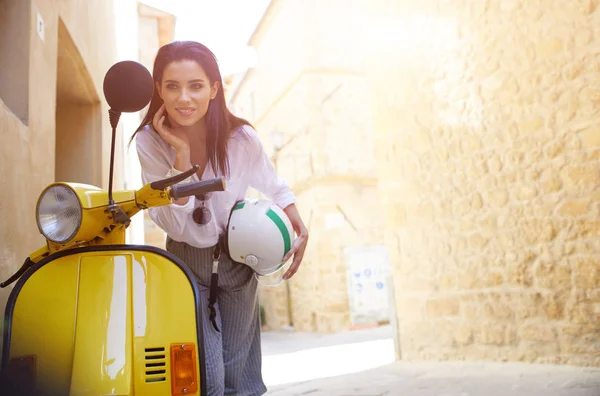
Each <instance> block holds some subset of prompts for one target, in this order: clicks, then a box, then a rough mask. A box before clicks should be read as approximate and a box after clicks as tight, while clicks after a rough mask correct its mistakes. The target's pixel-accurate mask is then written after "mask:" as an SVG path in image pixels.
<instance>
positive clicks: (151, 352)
mask: <svg viewBox="0 0 600 396" xmlns="http://www.w3.org/2000/svg"><path fill="white" fill-rule="evenodd" d="M145 352H146V382H164V381H166V380H167V377H166V375H167V374H166V373H167V368H166V355H165V348H160V347H159V348H146V349H145Z"/></svg>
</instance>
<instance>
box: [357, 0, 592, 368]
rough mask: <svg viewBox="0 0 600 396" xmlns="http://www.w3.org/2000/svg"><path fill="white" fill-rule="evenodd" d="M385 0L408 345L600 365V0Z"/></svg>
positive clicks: (384, 159)
mask: <svg viewBox="0 0 600 396" xmlns="http://www.w3.org/2000/svg"><path fill="white" fill-rule="evenodd" d="M369 4H370V6H369V7H366V8H365V15H364V20H365V21H366V23H367V25H366V26H367V27H368V30H366V32H367V34H365V37H364V38H365V41H364V43H363V44H364V45H365V46H364V48H365V50H366V54H365V55H366V59H367V60H368V67H367V70H368V77H369V81H370V87H371V88H372V97H373V99H374V100H373V102H372V103H373V112H374V125H375V130H376V137H377V145H376V147H377V152H378V158H379V160H380V161H379V175H380V184H381V191H382V193H383V199H384V201H385V203H386V213H387V217H386V219H387V221H388V223H387V224H388V232H387V233H386V235H388V236H389V238H388V246H389V249H390V252H391V254H392V256H393V262H394V270H395V271H394V275H395V286H396V295H397V301H396V304H397V316H398V319H399V333H400V340H401V354H402V355H401V356H402V358H403V359H408V360H410V359H459V360H460V359H468V360H478V359H486V360H499V361H504V360H511V361H519V360H520V361H526V362H537V363H569V364H577V365H600V335H599V333H598V329H599V328H600V264H599V257H600V238H599V236H600V217H599V216H600V204H599V202H598V201H599V198H600V128H598V123H599V121H600V112H599V109H600V107H599V106H600V29H599V26H600V7H599V6H600V2H599V1H590V0H588V1H562V0H548V1H543V2H530V1H511V0H491V1H479V0H471V1H466V0H463V1H460V0H454V1H444V2H441V1H437V0H419V1H404V2H397V1H392V0H390V1H385V0H379V1H373V2H369ZM382 60H384V61H382Z"/></svg>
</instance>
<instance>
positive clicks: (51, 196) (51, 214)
mask: <svg viewBox="0 0 600 396" xmlns="http://www.w3.org/2000/svg"><path fill="white" fill-rule="evenodd" d="M36 211H37V213H36V219H37V224H38V228H39V229H40V232H41V233H42V235H44V237H45V238H47V239H49V240H50V241H52V242H54V243H66V242H68V241H70V240H71V239H73V237H75V235H76V234H77V231H79V227H80V226H81V218H82V214H83V213H82V208H81V203H80V202H79V198H77V194H75V191H73V190H72V189H71V188H69V186H66V185H62V184H56V185H53V186H50V187H48V188H47V189H46V190H44V192H43V193H42V195H41V196H40V199H39V200H38V204H37V210H36Z"/></svg>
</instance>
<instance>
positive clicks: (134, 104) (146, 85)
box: [104, 61, 154, 113]
mask: <svg viewBox="0 0 600 396" xmlns="http://www.w3.org/2000/svg"><path fill="white" fill-rule="evenodd" d="M153 91H154V83H153V81H152V76H151V75H150V72H149V71H148V69H146V68H145V67H144V66H143V65H142V64H140V63H138V62H134V61H122V62H118V63H115V64H114V65H113V66H112V67H111V68H110V69H108V71H107V72H106V75H105V76H104V97H105V98H106V102H107V103H108V105H109V106H110V108H111V110H113V111H115V112H118V113H135V112H136V111H140V110H142V109H143V108H144V107H146V105H147V104H148V103H150V100H151V99H152V93H153Z"/></svg>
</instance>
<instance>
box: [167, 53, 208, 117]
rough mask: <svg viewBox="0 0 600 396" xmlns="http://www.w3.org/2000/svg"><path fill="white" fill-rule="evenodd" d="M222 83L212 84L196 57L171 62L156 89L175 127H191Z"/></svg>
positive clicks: (206, 108)
mask: <svg viewBox="0 0 600 396" xmlns="http://www.w3.org/2000/svg"><path fill="white" fill-rule="evenodd" d="M218 87H219V83H218V82H216V81H215V83H214V84H213V86H211V85H210V80H209V79H208V76H207V75H206V73H205V72H204V69H202V67H201V66H200V65H199V64H198V63H197V62H195V61H193V60H181V61H175V62H171V63H170V64H168V65H167V67H166V68H165V70H164V72H163V76H162V81H161V82H160V84H159V83H158V82H157V83H156V88H157V90H158V93H159V95H160V97H161V98H162V100H163V102H164V103H165V109H166V111H167V114H168V115H169V121H170V122H171V125H172V126H173V127H178V126H182V127H184V126H190V125H194V124H196V123H197V122H198V121H200V120H201V119H202V118H203V117H204V116H205V115H206V112H207V110H208V104H209V102H210V101H211V99H214V98H215V96H217V91H218Z"/></svg>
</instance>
